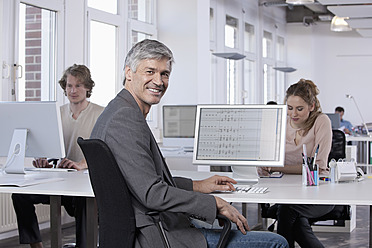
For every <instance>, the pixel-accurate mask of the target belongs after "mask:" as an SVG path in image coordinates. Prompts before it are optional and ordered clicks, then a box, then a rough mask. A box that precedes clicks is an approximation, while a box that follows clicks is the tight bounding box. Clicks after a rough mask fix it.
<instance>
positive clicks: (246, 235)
mask: <svg viewBox="0 0 372 248" xmlns="http://www.w3.org/2000/svg"><path fill="white" fill-rule="evenodd" d="M173 62H174V58H173V54H172V52H171V50H170V49H169V48H168V47H166V46H165V45H164V44H163V43H161V42H159V41H156V40H148V39H145V40H143V41H141V42H139V43H137V44H136V45H135V46H134V47H133V48H132V49H131V50H130V51H129V53H128V55H127V57H126V59H125V69H124V71H125V79H124V89H123V90H122V91H120V92H119V93H118V95H117V96H116V97H115V98H114V99H113V100H112V101H111V102H110V103H109V104H108V105H107V107H106V108H105V110H104V112H103V113H102V115H101V116H100V117H99V118H98V120H97V122H96V125H95V127H94V129H93V131H92V135H91V138H93V139H100V140H103V141H104V142H105V143H106V144H107V145H108V146H109V148H110V150H111V151H112V153H113V155H114V157H115V159H116V161H117V163H118V166H119V167H120V170H121V172H122V174H123V176H124V178H125V181H126V182H127V184H128V188H129V190H130V192H131V196H132V198H133V208H134V213H135V219H136V237H135V246H134V247H142V248H146V247H149V248H150V247H162V246H163V242H162V240H161V237H162V235H161V234H160V232H159V230H158V228H157V227H156V225H155V223H154V221H153V219H152V218H151V217H150V216H149V214H148V213H149V212H154V211H155V212H158V213H159V214H158V217H159V218H160V219H161V221H162V225H163V226H164V232H165V235H166V237H167V238H168V240H169V243H170V246H171V247H198V248H202V247H208V246H209V247H214V246H215V245H216V244H217V242H218V239H219V235H220V233H219V232H216V231H214V230H210V229H198V228H195V227H194V226H192V223H191V221H190V219H191V218H194V219H199V220H202V221H204V222H208V223H212V222H213V221H214V220H215V218H216V215H217V213H219V214H222V215H225V216H226V217H228V218H229V219H230V220H231V221H232V222H234V223H235V224H236V225H237V227H238V229H239V230H232V232H231V233H230V235H229V241H228V242H229V245H230V246H231V247H237V245H239V247H243V246H244V247H287V242H286V241H285V239H284V238H283V237H281V236H279V235H277V234H274V233H267V232H247V230H249V227H248V222H247V220H246V218H245V217H244V216H243V215H242V214H240V213H239V211H238V210H237V209H236V208H234V207H233V206H231V205H230V204H229V203H228V202H226V201H225V200H223V199H222V198H220V197H217V196H213V195H210V194H208V193H211V192H213V191H216V190H228V191H233V190H235V189H234V186H233V183H236V181H235V180H233V179H231V178H229V177H223V176H217V175H216V176H213V177H210V178H208V179H205V180H200V181H192V180H191V179H188V178H181V177H173V176H172V174H171V173H170V171H169V168H168V166H167V164H166V163H165V160H164V158H163V156H162V154H161V152H160V150H159V147H158V145H157V143H156V140H155V138H154V136H153V135H152V132H151V130H150V128H149V126H148V125H147V123H146V116H147V114H148V113H149V111H150V108H151V106H152V105H155V104H158V103H159V102H160V99H161V98H162V97H163V95H164V93H165V92H166V90H167V88H168V84H169V78H170V74H171V71H172V65H173Z"/></svg>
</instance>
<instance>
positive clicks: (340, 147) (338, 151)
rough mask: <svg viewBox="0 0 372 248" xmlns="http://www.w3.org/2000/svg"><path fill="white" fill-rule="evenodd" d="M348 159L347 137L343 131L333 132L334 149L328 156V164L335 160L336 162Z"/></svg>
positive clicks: (335, 130) (334, 130)
mask: <svg viewBox="0 0 372 248" xmlns="http://www.w3.org/2000/svg"><path fill="white" fill-rule="evenodd" d="M345 157H346V137H345V134H344V132H342V131H341V130H337V129H333V130H332V148H331V152H330V153H329V156H328V162H329V161H331V159H332V158H334V159H335V160H336V161H337V160H339V159H340V158H341V159H344V158H345Z"/></svg>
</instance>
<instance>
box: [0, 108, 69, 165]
mask: <svg viewBox="0 0 372 248" xmlns="http://www.w3.org/2000/svg"><path fill="white" fill-rule="evenodd" d="M0 115H1V116H2V119H1V129H0V137H1V141H0V156H2V157H6V156H8V160H9V154H13V153H14V152H13V149H14V148H12V147H11V146H12V145H11V144H12V143H14V142H16V143H19V142H20V141H19V140H18V141H14V136H13V133H15V130H16V131H18V130H25V131H26V137H24V138H21V139H20V140H21V143H25V144H22V147H23V146H24V151H22V152H23V156H24V157H47V158H58V159H59V158H64V157H65V155H66V153H65V145H64V140H63V132H62V120H61V113H60V108H59V106H57V103H56V102H46V101H43V102H0ZM22 140H24V141H22ZM13 155H14V154H13ZM17 156H18V155H17ZM23 159H24V158H23ZM19 161H21V162H22V165H23V162H24V161H22V158H20V159H19ZM12 165H13V164H7V168H5V169H6V170H10V169H11V168H8V167H11V166H12ZM18 166H20V165H17V167H18Z"/></svg>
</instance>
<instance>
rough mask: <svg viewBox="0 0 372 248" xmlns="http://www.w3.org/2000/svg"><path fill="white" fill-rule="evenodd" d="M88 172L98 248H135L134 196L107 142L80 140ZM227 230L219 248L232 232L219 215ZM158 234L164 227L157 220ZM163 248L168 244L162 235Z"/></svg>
mask: <svg viewBox="0 0 372 248" xmlns="http://www.w3.org/2000/svg"><path fill="white" fill-rule="evenodd" d="M77 142H78V144H79V146H80V147H81V149H82V151H83V153H84V156H85V159H86V161H87V164H88V168H89V176H90V180H91V184H92V187H93V191H94V194H95V197H96V201H97V206H98V216H99V247H100V248H112V247H118V248H119V247H125V248H126V247H128V248H132V247H133V246H134V240H135V232H136V224H135V216H134V212H133V207H132V202H131V195H130V191H129V189H128V187H127V184H126V181H125V179H124V177H123V176H122V173H121V171H120V169H119V167H118V165H117V163H116V160H115V158H114V156H113V154H112V153H111V150H110V148H109V147H108V146H107V145H106V143H105V142H103V141H102V140H98V139H86V140H84V139H82V138H81V137H79V138H78V140H77ZM217 218H218V219H219V220H222V221H223V223H224V227H223V229H222V231H221V235H220V239H219V242H218V246H217V247H220V248H222V247H225V245H226V242H227V238H228V235H229V233H230V230H231V222H230V220H229V219H228V218H226V217H225V216H222V215H218V217H217ZM154 222H155V223H156V224H157V226H158V228H159V230H160V231H161V230H162V227H161V223H159V221H158V220H156V219H155V218H154ZM161 233H162V234H163V235H162V239H163V243H164V247H166V248H168V247H170V246H169V243H168V240H167V238H166V236H165V234H164V233H163V232H161Z"/></svg>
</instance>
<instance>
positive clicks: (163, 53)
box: [123, 39, 174, 85]
mask: <svg viewBox="0 0 372 248" xmlns="http://www.w3.org/2000/svg"><path fill="white" fill-rule="evenodd" d="M163 58H167V59H168V63H169V70H170V71H172V64H173V63H174V57H173V53H172V51H171V50H170V49H169V48H168V47H167V46H166V45H164V44H163V43H161V42H159V41H157V40H149V39H145V40H143V41H141V42H138V43H137V44H135V45H134V46H133V47H132V49H130V51H129V52H128V54H127V57H126V58H125V63H124V68H125V67H126V66H128V67H129V68H130V69H131V70H133V71H134V72H136V71H137V67H138V65H139V63H140V62H141V61H142V60H145V59H156V60H161V59H163ZM123 85H125V75H124V82H123Z"/></svg>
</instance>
